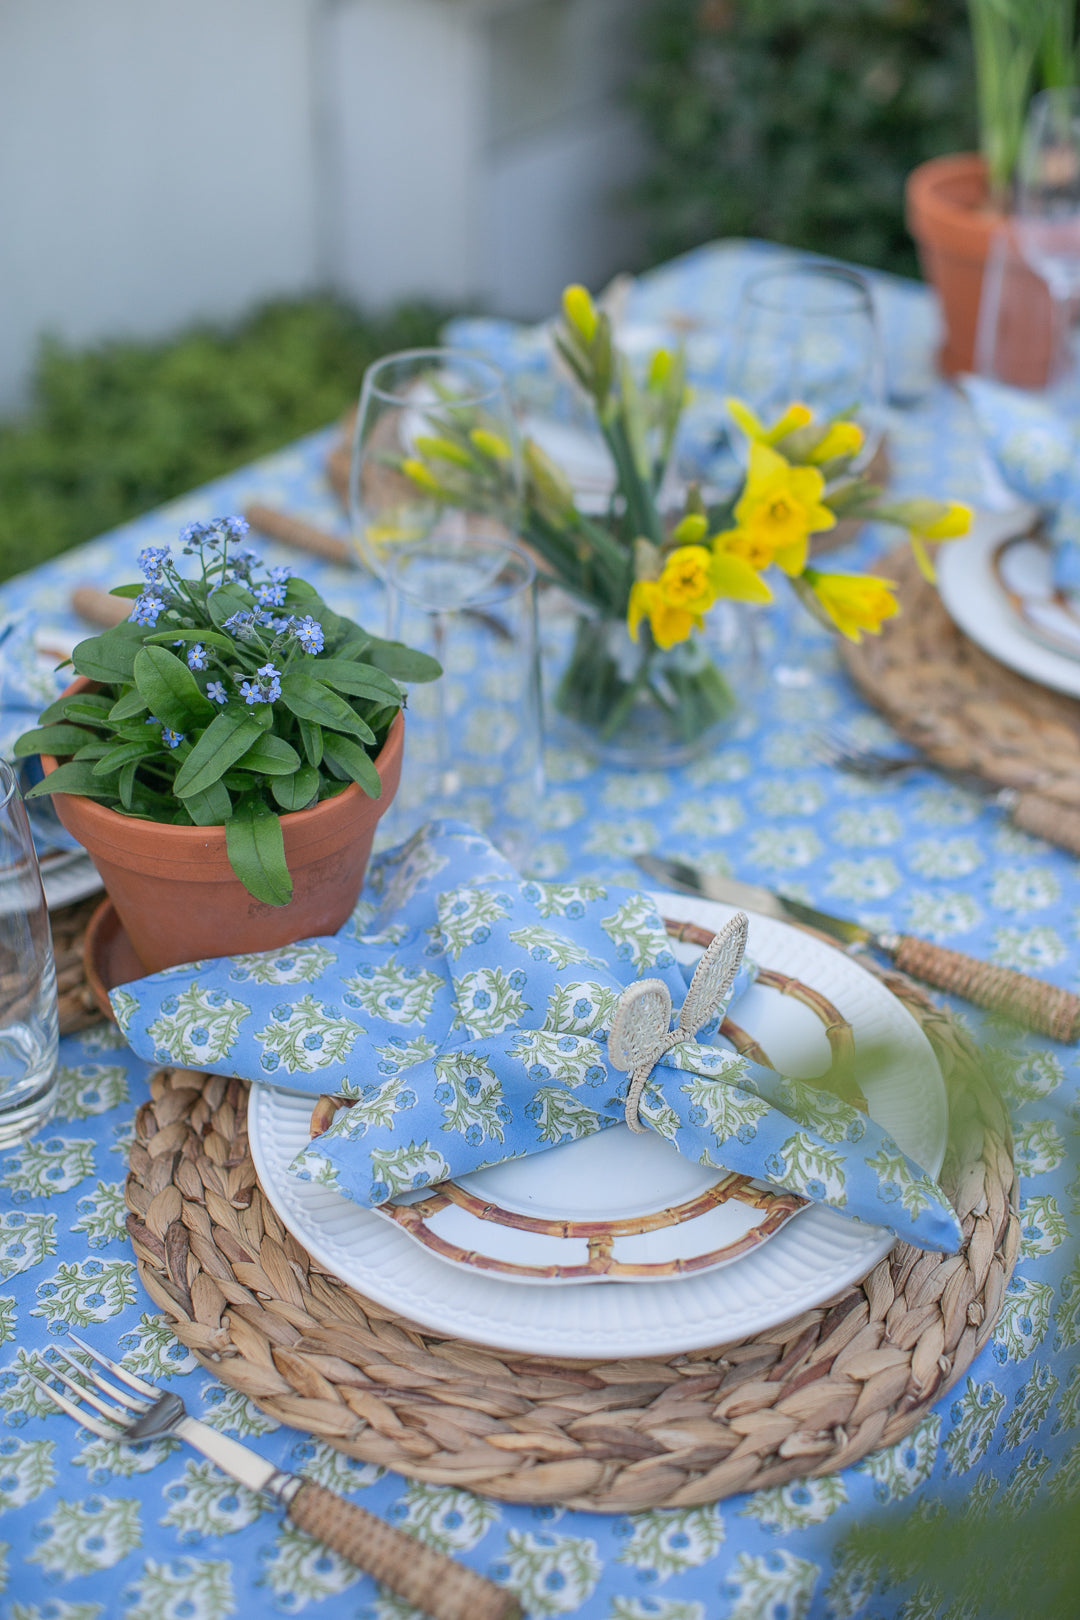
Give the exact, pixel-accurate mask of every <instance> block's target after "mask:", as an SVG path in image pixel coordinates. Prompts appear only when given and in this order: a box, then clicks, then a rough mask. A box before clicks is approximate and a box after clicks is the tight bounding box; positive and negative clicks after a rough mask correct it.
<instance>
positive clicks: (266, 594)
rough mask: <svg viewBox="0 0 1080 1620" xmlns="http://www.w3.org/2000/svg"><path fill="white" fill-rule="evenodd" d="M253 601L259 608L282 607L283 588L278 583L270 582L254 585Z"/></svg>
mask: <svg viewBox="0 0 1080 1620" xmlns="http://www.w3.org/2000/svg"><path fill="white" fill-rule="evenodd" d="M255 600H256V601H257V602H258V604H259V606H260V607H264V608H272V607H284V606H285V586H284V584H282V583H280V582H278V581H276V580H275V581H270V582H268V583H267V584H264V585H256V587H255Z"/></svg>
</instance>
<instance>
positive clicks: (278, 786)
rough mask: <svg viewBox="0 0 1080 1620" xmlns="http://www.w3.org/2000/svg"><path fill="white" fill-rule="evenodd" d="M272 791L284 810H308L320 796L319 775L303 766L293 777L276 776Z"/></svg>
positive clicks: (308, 766) (309, 767)
mask: <svg viewBox="0 0 1080 1620" xmlns="http://www.w3.org/2000/svg"><path fill="white" fill-rule="evenodd" d="M270 791H271V793H272V794H273V795H274V798H275V800H276V801H277V803H278V804H279V805H280V806H281V808H282V809H283V810H285V811H292V810H306V809H307V807H308V805H309V804H312V803H313V802H314V800H315V798H316V797H317V795H318V792H319V773H318V771H316V770H314V769H313V768H312V766H310V765H301V767H300V769H299V770H298V771H294V772H293V774H292V775H291V776H275V777H274V780H273V781H272V782H271V783H270Z"/></svg>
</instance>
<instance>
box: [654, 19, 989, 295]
mask: <svg viewBox="0 0 1080 1620" xmlns="http://www.w3.org/2000/svg"><path fill="white" fill-rule="evenodd" d="M644 43H645V52H644V60H645V66H644V68H643V69H642V71H641V72H640V74H639V76H638V79H637V81H636V84H635V86H634V88H633V90H632V96H633V99H634V102H635V104H636V106H637V107H638V109H639V111H640V114H641V116H642V118H643V119H644V123H645V126H646V129H647V131H648V133H649V135H650V137H651V143H652V153H653V156H652V163H651V168H650V170H649V171H648V173H647V175H646V178H645V180H644V181H643V182H642V184H641V185H640V186H639V187H638V189H637V194H636V200H637V201H638V203H639V204H640V205H641V206H642V207H643V208H644V209H645V211H646V216H647V218H648V220H649V223H650V234H651V250H652V253H653V254H654V255H655V257H656V258H657V259H665V258H669V257H670V256H671V255H672V254H674V253H678V252H681V251H683V250H684V249H686V248H689V247H693V246H695V245H696V244H697V243H699V242H705V241H709V240H710V239H712V238H713V237H717V236H760V237H768V238H770V239H771V240H773V241H776V242H784V243H787V244H789V245H790V246H792V247H799V248H807V249H810V250H812V251H814V252H818V253H826V254H831V255H833V256H835V257H837V258H843V259H854V260H856V261H857V262H859V263H862V264H869V265H877V266H879V267H881V268H882V269H887V270H896V271H899V272H901V273H904V274H913V273H914V272H915V271H916V260H915V252H914V248H913V246H912V244H911V241H910V239H909V238H908V235H907V232H906V230H905V228H904V219H903V189H904V177H905V175H907V173H908V172H909V171H910V170H911V169H913V168H914V167H915V165H916V164H917V163H921V162H922V161H923V160H924V159H925V158H929V157H934V156H936V155H937V154H939V153H942V152H956V151H966V150H970V149H972V148H974V146H975V145H976V128H975V89H974V68H973V62H972V50H971V39H970V31H969V27H968V16H967V5H966V0H656V3H655V5H654V7H653V9H652V11H651V12H650V13H649V15H648V18H647V22H646V28H645V41H644Z"/></svg>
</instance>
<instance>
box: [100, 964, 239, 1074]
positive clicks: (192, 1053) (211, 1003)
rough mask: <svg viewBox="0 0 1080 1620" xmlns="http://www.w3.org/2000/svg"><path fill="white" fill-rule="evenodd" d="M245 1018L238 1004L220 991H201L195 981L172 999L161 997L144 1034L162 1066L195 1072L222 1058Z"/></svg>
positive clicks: (170, 997)
mask: <svg viewBox="0 0 1080 1620" xmlns="http://www.w3.org/2000/svg"><path fill="white" fill-rule="evenodd" d="M248 1016H249V1010H248V1008H247V1007H246V1006H245V1005H244V1003H243V1002H242V1001H237V1000H235V998H233V997H232V996H229V995H226V993H225V992H224V991H223V990H216V989H215V990H204V989H203V988H202V986H201V985H200V984H199V983H198V981H197V980H196V981H195V982H194V983H192V984H190V985H188V986H187V987H186V988H185V989H182V990H179V991H177V992H176V994H175V995H166V996H165V997H164V999H163V1000H162V1002H161V1006H160V1012H159V1014H158V1017H157V1018H156V1019H155V1020H154V1022H153V1023H152V1024H151V1025H150V1027H149V1029H148V1030H147V1034H148V1035H149V1037H150V1039H151V1041H152V1042H153V1043H154V1046H155V1048H156V1050H157V1051H159V1052H160V1053H161V1054H163V1056H162V1059H161V1061H162V1062H165V1063H167V1062H173V1063H187V1064H189V1065H190V1066H191V1067H193V1068H195V1067H198V1065H200V1064H203V1065H205V1064H209V1063H216V1062H220V1061H221V1059H222V1058H224V1057H226V1056H227V1055H228V1052H229V1048H230V1047H231V1046H232V1044H233V1042H234V1041H235V1040H236V1037H237V1034H238V1032H239V1029H240V1025H241V1024H242V1023H243V1021H244V1019H245V1018H247V1017H248ZM128 1027H130V1019H129V1024H128Z"/></svg>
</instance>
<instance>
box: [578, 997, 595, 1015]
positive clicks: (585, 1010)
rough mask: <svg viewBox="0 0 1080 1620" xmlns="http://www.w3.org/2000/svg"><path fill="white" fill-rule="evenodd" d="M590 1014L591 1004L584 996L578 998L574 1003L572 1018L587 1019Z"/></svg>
mask: <svg viewBox="0 0 1080 1620" xmlns="http://www.w3.org/2000/svg"><path fill="white" fill-rule="evenodd" d="M591 1012H592V1002H591V1001H588V1000H587V999H586V998H585V997H584V996H579V997H578V999H577V1000H576V1001H575V1002H574V1017H575V1018H588V1016H589V1014H590V1013H591Z"/></svg>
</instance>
